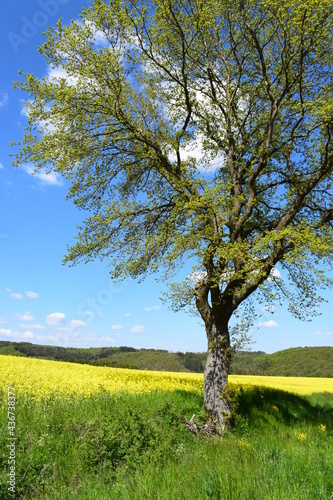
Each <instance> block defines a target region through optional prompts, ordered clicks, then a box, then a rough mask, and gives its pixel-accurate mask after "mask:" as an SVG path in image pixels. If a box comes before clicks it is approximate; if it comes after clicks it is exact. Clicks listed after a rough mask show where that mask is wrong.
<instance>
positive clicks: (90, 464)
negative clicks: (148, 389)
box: [0, 386, 333, 500]
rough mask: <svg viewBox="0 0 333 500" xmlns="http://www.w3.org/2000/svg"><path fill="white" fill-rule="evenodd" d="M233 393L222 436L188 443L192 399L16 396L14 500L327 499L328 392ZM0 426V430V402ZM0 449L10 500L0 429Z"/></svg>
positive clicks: (175, 395) (332, 488)
mask: <svg viewBox="0 0 333 500" xmlns="http://www.w3.org/2000/svg"><path fill="white" fill-rule="evenodd" d="M235 388H236V386H235ZM234 392H237V395H236V404H235V407H236V417H235V426H234V430H233V431H232V432H230V433H227V434H225V435H224V437H223V439H218V438H198V437H195V436H193V435H192V434H190V433H189V431H188V430H187V428H186V426H185V425H184V424H183V417H184V416H185V417H186V418H187V419H189V418H190V417H191V416H192V414H193V413H195V414H196V418H195V421H196V422H198V423H200V421H204V419H205V413H204V411H203V410H202V406H203V399H202V395H200V394H198V393H194V392H189V391H175V392H164V393H162V392H155V393H151V394H132V395H131V394H127V395H126V394H120V393H119V394H109V393H107V392H106V391H100V392H99V393H95V394H94V396H91V397H88V398H84V397H77V398H74V399H64V400H61V399H59V398H56V397H55V398H52V397H49V398H48V399H47V400H43V399H40V400H36V399H33V397H31V396H23V395H18V396H17V400H16V429H15V434H16V437H17V441H16V492H17V493H16V498H20V499H21V498H22V499H28V498H29V499H38V498H45V499H52V500H55V499H73V500H74V499H86V500H88V499H89V500H92V499H108V498H110V499H128V500H135V499H137V500H142V499H161V500H162V499H165V500H177V499H189V500H190V499H191V500H193V499H200V500H201V499H228V500H233V499H240V500H243V499H253V500H257V499H259V498H260V499H269V500H271V499H288V500H289V499H303V498H304V499H305V498H306V499H316V500H317V499H318V498H322V499H331V498H332V495H333V462H332V456H333V395H332V394H329V393H321V394H312V395H310V396H297V395H294V394H290V393H286V392H283V391H280V390H278V389H272V388H260V387H255V386H252V387H251V386H248V387H245V388H244V389H242V388H241V387H238V390H237V391H234ZM0 396H2V401H3V398H4V399H6V397H7V391H5V392H4V393H3V394H0ZM0 425H1V429H2V430H5V431H6V428H7V408H6V405H5V404H2V411H1V424H0ZM0 442H1V459H0V462H1V467H0V498H3V499H5V498H13V497H11V496H10V495H9V494H8V489H7V487H8V485H7V483H6V482H7V476H6V474H7V472H8V464H7V461H8V448H7V447H6V446H7V437H6V432H2V433H1V437H0Z"/></svg>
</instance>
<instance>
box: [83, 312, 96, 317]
mask: <svg viewBox="0 0 333 500" xmlns="http://www.w3.org/2000/svg"><path fill="white" fill-rule="evenodd" d="M84 316H94V313H93V312H91V311H86V312H85V313H84Z"/></svg>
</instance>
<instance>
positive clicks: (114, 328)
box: [111, 325, 124, 330]
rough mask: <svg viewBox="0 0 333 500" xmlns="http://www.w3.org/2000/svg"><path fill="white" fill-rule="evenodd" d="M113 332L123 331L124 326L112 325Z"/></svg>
mask: <svg viewBox="0 0 333 500" xmlns="http://www.w3.org/2000/svg"><path fill="white" fill-rule="evenodd" d="M111 329H112V330H123V329H124V326H123V325H111Z"/></svg>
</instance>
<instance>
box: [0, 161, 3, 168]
mask: <svg viewBox="0 0 333 500" xmlns="http://www.w3.org/2000/svg"><path fill="white" fill-rule="evenodd" d="M2 168H3V164H2V163H1V162H0V170H1V169H2Z"/></svg>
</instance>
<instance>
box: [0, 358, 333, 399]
mask: <svg viewBox="0 0 333 500" xmlns="http://www.w3.org/2000/svg"><path fill="white" fill-rule="evenodd" d="M229 381H230V385H233V386H234V385H237V386H240V385H241V386H253V385H257V386H265V387H271V388H274V389H280V390H284V391H288V392H292V393H295V394H300V395H306V394H311V393H318V392H331V393H333V379H325V378H301V377H298V378H294V377H259V376H245V375H233V376H230V378H229ZM8 386H11V387H15V392H16V395H19V394H29V395H30V396H32V397H33V398H34V399H36V400H40V399H48V398H49V397H52V398H55V397H56V398H57V397H59V398H61V399H66V398H72V397H73V396H75V395H77V396H80V397H82V396H83V397H90V396H92V395H94V394H96V393H97V392H100V391H106V392H108V393H110V394H115V393H131V394H138V393H149V392H157V391H158V392H167V391H175V390H178V389H180V390H186V391H192V392H197V393H200V394H201V393H202V392H203V375H201V374H195V373H170V372H153V371H143V370H129V369H122V368H109V367H99V366H89V365H80V364H74V363H65V362H58V361H48V360H42V359H34V358H21V357H14V356H0V388H1V389H3V390H4V393H5V394H6V391H7V388H8Z"/></svg>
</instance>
